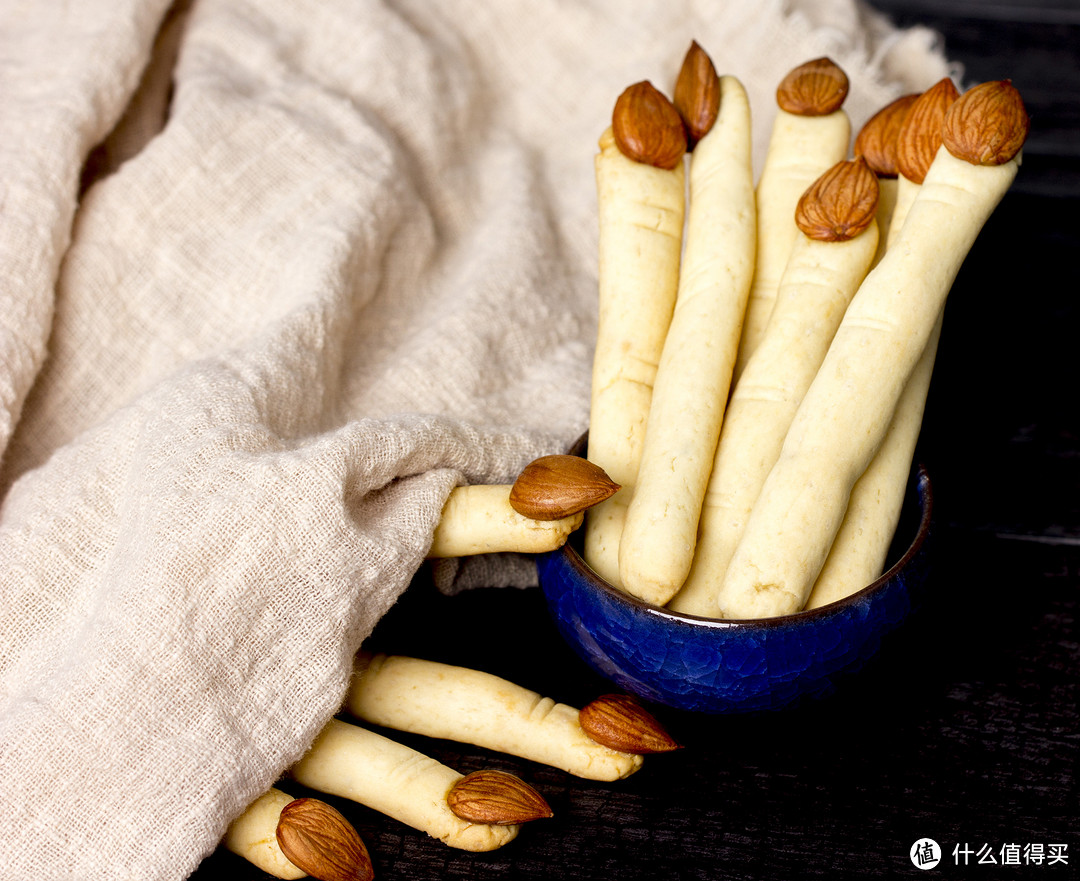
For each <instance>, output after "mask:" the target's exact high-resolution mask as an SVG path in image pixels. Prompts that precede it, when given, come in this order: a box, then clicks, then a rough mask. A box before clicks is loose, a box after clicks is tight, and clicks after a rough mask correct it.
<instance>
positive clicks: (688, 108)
mask: <svg viewBox="0 0 1080 881" xmlns="http://www.w3.org/2000/svg"><path fill="white" fill-rule="evenodd" d="M675 109H676V110H678V111H679V115H680V116H681V117H682V120H683V123H684V124H685V126H686V141H687V149H690V150H693V149H694V145H695V144H697V142H698V141H700V140H701V139H702V138H703V137H705V135H707V134H708V133H709V130H710V129H712V127H713V123H715V122H716V117H717V114H718V113H719V112H720V77H719V76H717V73H716V68H715V67H713V63H712V59H711V58H709V55H708V53H707V52H706V51H705V50H704V49H702V48H701V46H699V45H698V43H697V41H696V40H695V41H693V42H692V43H691V44H690V48H689V50H687V53H686V57H685V58H683V63H682V69H681V70H680V71H679V78H678V80H677V81H676V82H675Z"/></svg>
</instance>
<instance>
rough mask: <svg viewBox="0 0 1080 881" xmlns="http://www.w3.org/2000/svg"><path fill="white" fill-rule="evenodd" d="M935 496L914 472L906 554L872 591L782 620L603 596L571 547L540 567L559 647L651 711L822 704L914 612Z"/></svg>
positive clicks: (604, 590)
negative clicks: (709, 614)
mask: <svg viewBox="0 0 1080 881" xmlns="http://www.w3.org/2000/svg"><path fill="white" fill-rule="evenodd" d="M932 508H933V500H932V492H931V487H930V480H929V478H928V476H927V475H926V472H925V471H924V470H922V469H917V470H916V471H915V472H914V473H913V475H912V481H911V488H910V490H909V493H908V499H907V501H906V502H905V517H903V518H902V519H901V524H902V527H901V528H903V524H910V529H909V532H908V535H909V536H910V535H913V536H914V537H913V538H912V540H911V543H910V544H909V545H908V547H907V550H906V551H904V553H903V555H902V556H901V557H900V559H898V560H897V562H896V563H895V564H894V565H893V566H892V567H891V568H890V569H889V571H888V572H886V573H885V574H884V575H882V577H881V578H879V579H878V580H877V581H875V582H874V583H873V584H871V585H869V586H867V587H866V588H864V589H863V590H861V591H859V592H858V593H856V594H853V595H852V596H849V597H847V598H845V599H843V600H840V601H838V602H836V603H832V604H831V605H828V606H824V607H822V608H819V609H814V610H811V611H807V612H800V613H798V614H795V615H788V616H784V617H781V618H771V619H759V620H745V621H722V620H713V619H706V618H697V617H694V616H691V615H680V614H677V613H674V612H669V611H667V610H664V609H660V608H657V607H655V606H650V605H648V604H646V603H643V602H640V601H638V600H636V599H634V598H633V597H630V596H628V595H626V594H624V593H622V592H621V591H618V590H616V589H615V588H613V587H611V586H610V585H609V584H608V583H607V582H605V581H603V580H602V579H601V578H600V577H599V576H597V575H596V573H594V572H593V571H592V570H591V569H590V568H589V567H588V566H587V565H586V564H585V562H584V561H583V560H582V558H581V556H580V553H579V551H578V548H577V547H576V546H575V545H574V544H573V543H568V544H567V545H566V546H564V547H563V548H562V549H560V550H559V551H555V552H552V553H549V554H544V555H541V556H540V557H539V558H538V560H537V568H538V572H539V578H540V585H541V588H542V589H543V591H544V595H545V597H546V599H547V605H548V609H549V611H550V613H551V615H552V618H553V619H554V621H555V624H556V626H557V628H558V630H559V632H560V634H561V635H562V637H563V638H564V639H565V640H566V641H567V642H568V643H569V644H570V646H572V647H573V648H574V650H575V651H576V652H577V653H578V655H580V656H581V658H582V659H584V660H585V661H586V662H587V663H588V664H589V665H590V666H591V667H592V668H593V669H594V670H596V671H597V672H598V673H600V674H601V675H602V676H605V677H606V678H608V679H610V680H611V681H612V682H614V683H615V684H616V685H618V686H619V687H620V688H622V689H624V690H625V691H627V692H630V693H631V694H636V695H638V696H639V697H641V698H643V699H645V700H648V701H655V702H656V703H660V704H664V705H667V706H671V707H675V708H677V709H680V710H690V711H695V712H703V713H717V714H719V713H746V712H758V711H765V710H780V709H784V708H786V707H791V706H795V705H796V704H798V703H799V702H801V701H803V700H806V699H813V698H818V697H823V696H825V695H828V694H831V693H832V692H833V691H834V690H835V688H836V686H837V683H838V682H839V681H840V680H841V679H842V678H843V677H845V676H850V675H851V674H853V673H855V672H857V671H858V670H860V669H861V668H862V667H863V666H864V665H865V663H866V662H867V661H868V660H869V659H870V658H871V657H873V656H874V654H875V653H876V652H877V651H878V649H879V647H880V645H881V642H882V640H883V639H884V638H885V637H886V636H887V635H888V634H890V633H892V632H893V631H894V630H896V629H897V628H898V627H900V626H901V625H902V624H903V623H904V621H905V620H906V619H907V617H908V616H909V614H910V613H911V612H912V611H913V609H914V608H916V607H917V605H918V604H919V600H920V597H921V594H922V591H923V587H924V585H925V583H926V580H927V576H928V572H929V553H930V550H931V547H930V545H931V540H930V539H931V536H930V532H931V530H930V526H931V520H932Z"/></svg>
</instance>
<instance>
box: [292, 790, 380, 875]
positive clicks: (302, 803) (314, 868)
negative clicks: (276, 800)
mask: <svg viewBox="0 0 1080 881" xmlns="http://www.w3.org/2000/svg"><path fill="white" fill-rule="evenodd" d="M277 841H278V846H279V847H280V848H281V852H282V853H283V854H285V856H286V857H287V858H288V860H289V862H291V863H292V864H293V865H294V866H296V868H298V869H300V870H301V871H303V872H307V873H308V874H309V875H311V877H312V878H318V879H319V881H371V879H372V878H374V877H375V870H374V869H373V868H372V865H371V857H370V856H368V851H367V848H366V847H364V842H363V841H362V840H361V839H360V836H359V834H357V831H356V830H355V829H354V828H353V827H352V824H351V823H350V822H349V821H348V820H346V819H345V817H344V816H343V815H342V814H341V812H340V811H338V810H337V809H336V808H334V807H332V806H331V805H328V804H327V803H326V802H324V801H321V800H320V799H317V798H298V799H294V800H293V801H291V802H289V803H288V804H287V805H285V807H284V808H282V809H281V817H280V819H279V820H278V825H277Z"/></svg>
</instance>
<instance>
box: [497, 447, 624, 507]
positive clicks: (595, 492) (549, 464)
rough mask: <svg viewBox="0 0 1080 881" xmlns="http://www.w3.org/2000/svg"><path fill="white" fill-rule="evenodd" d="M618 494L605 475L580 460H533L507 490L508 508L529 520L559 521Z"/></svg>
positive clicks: (615, 486) (595, 466)
mask: <svg viewBox="0 0 1080 881" xmlns="http://www.w3.org/2000/svg"><path fill="white" fill-rule="evenodd" d="M618 490H619V484H617V483H615V482H614V481H613V480H612V479H611V478H610V477H608V476H607V472H605V471H604V469H603V468H601V467H600V466H599V465H596V464H594V463H592V462H590V461H589V460H588V459H584V458H582V457H581V456H567V455H559V454H556V455H553V456H541V457H540V458H539V459H534V460H533V461H532V462H530V463H529V464H528V465H526V466H525V468H524V469H523V470H522V472H521V474H519V475H518V478H517V480H515V481H514V485H513V486H512V487H511V488H510V506H511V507H512V508H513V509H514V510H515V511H517V512H518V513H519V514H521V515H522V516H523V517H529V518H530V519H532V520H559V519H560V518H562V517H569V516H570V515H571V514H576V513H578V512H579V511H584V510H585V509H586V508H591V507H592V506H593V505H596V504H599V503H600V502H602V501H604V499H607V498H610V497H611V496H613V495H614V494H615V493H616V492H617V491H618Z"/></svg>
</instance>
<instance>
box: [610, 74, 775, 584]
mask: <svg viewBox="0 0 1080 881" xmlns="http://www.w3.org/2000/svg"><path fill="white" fill-rule="evenodd" d="M751 165H752V162H751V130H750V102H749V99H748V98H747V95H746V90H745V89H744V88H743V86H742V83H740V82H739V81H738V80H737V79H736V78H735V77H732V76H723V77H720V107H719V115H718V116H717V118H716V121H715V124H714V125H713V126H712V128H711V130H710V131H709V132H708V133H707V134H706V135H705V136H704V137H703V138H701V140H700V141H698V143H697V145H696V146H695V148H694V151H693V153H692V154H691V157H690V200H689V216H688V221H687V225H686V248H685V252H684V255H683V263H682V269H681V274H680V279H679V290H678V297H677V299H676V302H675V313H674V316H673V318H672V320H671V325H670V327H669V328H668V334H667V339H666V341H665V344H664V349H663V354H662V356H661V359H660V364H659V368H658V371H657V374H656V381H655V384H654V387H653V396H652V408H651V410H650V413H649V422H648V427H647V430H646V433H645V443H644V447H643V451H642V457H641V462H640V464H639V468H638V476H637V483H636V485H635V487H634V494H633V497H632V499H631V500H630V504H629V507H628V510H627V514H626V521H625V524H624V526H623V537H622V540H621V542H620V546H619V578H620V582H621V584H622V587H623V589H624V590H626V591H627V592H628V593H630V594H632V595H634V596H636V597H638V598H640V599H643V600H645V601H646V602H650V603H653V604H654V605H664V604H665V603H667V601H668V600H670V599H671V597H672V596H674V595H675V593H676V592H677V591H678V589H679V588H680V587H681V586H682V583H683V580H684V579H685V578H686V574H687V572H688V571H689V570H690V564H691V561H692V559H693V555H694V544H695V537H696V535H697V527H698V517H699V516H700V513H701V502H702V498H703V497H704V495H705V487H706V484H707V483H708V480H709V470H710V468H711V466H712V459H713V455H714V453H715V452H716V442H717V439H718V438H719V436H720V426H721V423H722V422H723V418H724V409H725V405H726V402H727V397H728V389H729V388H730V384H731V373H732V369H733V367H734V364H735V353H736V351H737V350H738V346H739V336H740V331H741V328H742V319H743V313H744V312H745V309H746V299H747V295H748V294H749V290H750V280H751V277H752V275H753V270H754V246H755V235H756V229H755V208H754V179H753V169H752V167H751Z"/></svg>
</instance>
